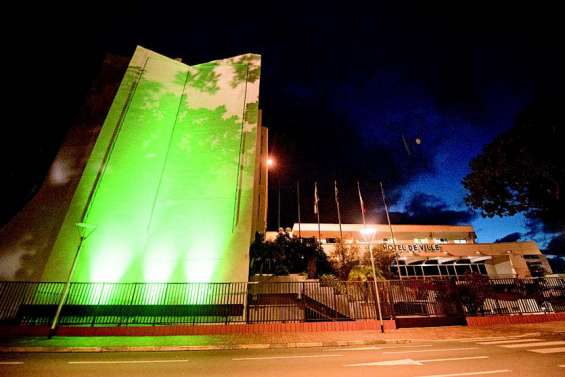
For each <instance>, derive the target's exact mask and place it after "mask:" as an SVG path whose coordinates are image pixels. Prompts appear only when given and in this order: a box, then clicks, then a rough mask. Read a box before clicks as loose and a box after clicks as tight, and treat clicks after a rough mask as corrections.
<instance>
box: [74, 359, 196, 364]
mask: <svg viewBox="0 0 565 377" xmlns="http://www.w3.org/2000/svg"><path fill="white" fill-rule="evenodd" d="M187 361H188V360H115V361H106V360H105V361H102V360H100V361H67V363H69V364H146V363H186V362H187Z"/></svg>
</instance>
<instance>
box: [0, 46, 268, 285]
mask: <svg viewBox="0 0 565 377" xmlns="http://www.w3.org/2000/svg"><path fill="white" fill-rule="evenodd" d="M260 70H261V57H260V56H259V55H256V54H244V55H239V56H235V57H231V58H227V59H222V60H215V61H211V62H207V63H203V64H198V65H190V66H189V65H186V64H183V63H182V62H181V61H179V60H178V59H172V58H168V57H166V56H163V55H160V54H158V53H156V52H153V51H150V50H148V49H145V48H143V47H137V49H136V50H135V52H134V54H133V56H132V57H131V59H130V61H129V63H128V62H127V60H126V61H125V64H124V62H122V61H120V64H119V67H118V68H117V69H115V70H112V72H111V75H109V76H111V77H112V78H113V81H114V82H116V85H114V86H113V87H112V88H110V89H111V90H112V94H111V95H110V98H111V99H110V101H109V102H110V103H107V104H106V106H105V108H98V110H96V108H92V109H91V110H93V111H95V112H96V118H97V119H99V121H97V122H96V123H95V124H90V123H88V122H85V123H81V124H77V125H76V126H75V127H73V128H72V129H71V130H70V132H69V136H68V137H67V139H66V140H65V142H64V143H63V145H62V147H61V149H60V152H59V154H58V155H57V157H56V159H55V161H54V163H53V167H52V171H51V172H50V175H49V179H48V180H46V181H45V183H44V185H43V187H41V189H39V191H38V192H37V194H36V195H35V197H34V198H33V199H32V200H31V201H30V202H29V203H28V205H26V207H25V208H23V209H22V211H20V213H18V214H17V215H16V216H15V217H14V219H13V220H12V221H11V222H10V223H9V224H7V226H6V227H4V228H2V229H1V231H0V240H1V242H0V260H4V261H6V262H5V263H3V264H2V266H3V267H2V269H3V270H2V271H0V278H2V279H5V280H43V281H65V280H66V279H67V277H68V276H69V274H71V271H72V266H73V265H74V266H75V267H74V270H73V271H72V281H78V282H226V281H246V280H247V276H248V265H249V245H250V242H251V239H252V238H253V236H254V234H255V232H256V231H264V230H265V223H266V200H267V197H266V193H267V185H266V182H267V176H266V175H267V164H266V160H267V140H268V134H267V130H266V129H265V128H264V127H262V125H261V112H260V110H259V80H260ZM99 84H100V86H101V87H103V88H104V87H105V83H104V82H102V83H99ZM103 107H104V106H103ZM90 118H91V117H89V119H90ZM75 258H76V263H74V262H73V261H74V259H75Z"/></svg>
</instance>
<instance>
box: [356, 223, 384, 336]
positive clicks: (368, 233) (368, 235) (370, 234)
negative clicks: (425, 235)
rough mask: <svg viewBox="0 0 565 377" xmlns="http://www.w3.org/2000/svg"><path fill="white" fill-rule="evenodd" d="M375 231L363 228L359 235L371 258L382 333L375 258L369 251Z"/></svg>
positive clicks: (382, 326)
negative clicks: (363, 240)
mask: <svg viewBox="0 0 565 377" xmlns="http://www.w3.org/2000/svg"><path fill="white" fill-rule="evenodd" d="M376 232H377V230H376V229H375V228H370V227H365V228H362V229H361V235H362V236H363V238H364V239H365V241H367V240H368V247H369V255H370V256H371V267H372V269H373V283H374V284H375V295H376V298H377V309H378V312H379V322H380V324H381V332H382V333H384V332H385V329H384V324H383V313H382V311H381V297H380V294H379V288H378V286H377V271H376V269H375V258H373V250H372V249H371V242H372V241H373V237H374V236H375V233H376Z"/></svg>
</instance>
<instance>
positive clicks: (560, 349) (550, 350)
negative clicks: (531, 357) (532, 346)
mask: <svg viewBox="0 0 565 377" xmlns="http://www.w3.org/2000/svg"><path fill="white" fill-rule="evenodd" d="M528 351H530V352H536V353H563V352H565V347H556V348H540V349H536V350H528Z"/></svg>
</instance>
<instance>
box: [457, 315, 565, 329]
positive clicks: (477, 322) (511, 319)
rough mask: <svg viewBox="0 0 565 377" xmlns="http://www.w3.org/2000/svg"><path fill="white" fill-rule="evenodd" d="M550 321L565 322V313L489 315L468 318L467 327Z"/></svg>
mask: <svg viewBox="0 0 565 377" xmlns="http://www.w3.org/2000/svg"><path fill="white" fill-rule="evenodd" d="M550 321H565V313H546V314H544V313H540V314H514V315H488V316H478V317H467V326H469V327H481V326H495V325H512V324H519V323H541V322H550Z"/></svg>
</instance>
